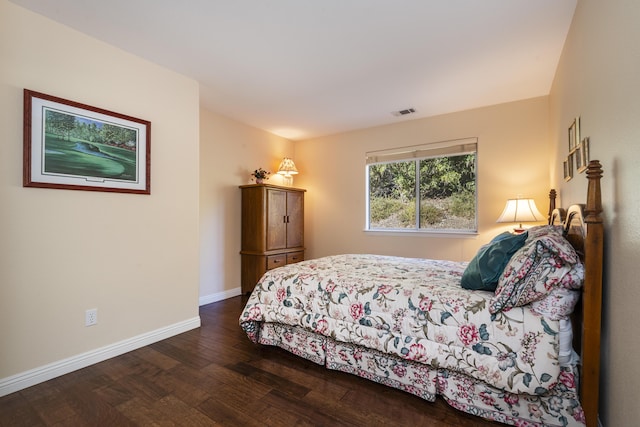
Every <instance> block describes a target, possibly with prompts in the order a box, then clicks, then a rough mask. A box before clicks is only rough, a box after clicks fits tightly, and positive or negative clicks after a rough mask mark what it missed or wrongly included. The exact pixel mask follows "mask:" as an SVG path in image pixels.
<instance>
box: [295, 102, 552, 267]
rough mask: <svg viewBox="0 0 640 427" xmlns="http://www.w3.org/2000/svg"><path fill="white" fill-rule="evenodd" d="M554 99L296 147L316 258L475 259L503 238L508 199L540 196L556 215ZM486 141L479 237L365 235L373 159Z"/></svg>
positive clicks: (481, 154)
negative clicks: (378, 154)
mask: <svg viewBox="0 0 640 427" xmlns="http://www.w3.org/2000/svg"><path fill="white" fill-rule="evenodd" d="M548 117H549V110H548V98H547V97H541V98H534V99H529V100H523V101H518V102H512V103H507V104H501V105H496V106H491V107H485V108H479V109H474V110H469V111H462V112H458V113H452V114H446V115H442V116H436V117H430V118H425V119H414V120H409V121H401V122H400V123H397V124H393V125H387V126H380V127H375V128H370V129H364V130H359V131H355V132H349V133H342V134H339V135H333V136H328V137H323V138H317V139H313V140H307V141H302V142H298V143H296V159H295V160H296V165H298V169H299V170H300V175H298V177H297V178H296V183H298V184H299V185H300V186H302V187H304V188H306V189H307V190H308V192H307V195H306V206H305V221H306V222H305V232H306V234H305V244H306V246H307V248H308V249H309V250H308V252H307V256H308V257H319V256H324V255H332V254H338V253H349V252H366V253H377V254H388V255H399V256H408V257H424V258H435V259H453V260H469V259H471V258H472V257H473V256H474V255H475V253H476V251H477V250H478V248H479V247H480V246H481V245H483V244H485V243H487V242H488V241H489V240H490V239H491V238H492V237H493V236H494V235H495V234H497V233H499V232H501V231H504V230H508V229H511V228H513V225H506V224H496V222H495V221H496V219H497V218H498V216H499V215H500V213H501V212H502V209H503V208H504V205H505V203H506V200H507V199H508V198H514V197H516V196H517V195H522V196H524V197H532V198H534V199H535V201H536V204H537V206H538V208H539V209H540V210H541V211H542V212H546V211H547V209H548V194H549V189H550V187H549V154H550V145H549V134H548V129H549V128H548V126H549V124H548ZM465 137H478V212H479V214H478V223H479V234H478V235H477V236H463V237H461V236H454V235H446V236H445V235H442V234H441V235H435V236H428V235H424V234H412V235H406V234H402V235H400V234H396V235H386V234H382V233H375V232H365V231H363V230H364V225H365V196H366V194H365V153H366V152H367V151H371V150H380V149H385V148H393V147H402V146H408V145H416V144H423V143H428V142H437V141H444V140H450V139H456V138H465Z"/></svg>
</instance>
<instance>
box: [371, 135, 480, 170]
mask: <svg viewBox="0 0 640 427" xmlns="http://www.w3.org/2000/svg"><path fill="white" fill-rule="evenodd" d="M477 151H478V138H464V139H453V140H450V141H440V142H432V143H429V144H421V145H411V146H408V147H398V148H390V149H387V150H379V151H369V152H367V153H366V162H367V164H368V165H371V164H375V163H390V162H398V161H403V160H412V159H432V158H436V157H447V156H458V155H460V156H461V155H464V154H473V153H475V152H477Z"/></svg>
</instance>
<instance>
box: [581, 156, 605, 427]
mask: <svg viewBox="0 0 640 427" xmlns="http://www.w3.org/2000/svg"><path fill="white" fill-rule="evenodd" d="M601 178H602V165H601V164H600V162H599V161H598V160H592V161H590V162H589V166H588V167H587V179H588V180H589V184H588V188H587V204H586V206H585V209H584V210H585V215H586V216H585V220H584V221H585V223H586V225H587V236H586V238H585V245H584V247H585V277H584V291H583V295H582V310H583V326H582V373H581V381H580V401H581V403H582V407H583V409H584V411H585V419H586V421H587V426H588V427H590V426H594V427H595V426H597V425H598V398H599V388H600V327H601V307H602V285H603V284H602V264H603V239H604V225H603V221H602V196H601V193H600V179H601Z"/></svg>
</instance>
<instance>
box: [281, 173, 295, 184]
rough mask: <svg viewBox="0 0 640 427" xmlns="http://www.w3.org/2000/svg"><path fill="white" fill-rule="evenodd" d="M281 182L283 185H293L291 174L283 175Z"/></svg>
mask: <svg viewBox="0 0 640 427" xmlns="http://www.w3.org/2000/svg"><path fill="white" fill-rule="evenodd" d="M282 183H283V184H284V185H286V186H287V187H291V186H292V185H293V176H291V175H283V176H282Z"/></svg>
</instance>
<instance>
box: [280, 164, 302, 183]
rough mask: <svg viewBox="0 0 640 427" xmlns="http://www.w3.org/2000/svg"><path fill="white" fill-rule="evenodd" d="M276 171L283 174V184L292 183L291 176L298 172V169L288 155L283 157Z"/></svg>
mask: <svg viewBox="0 0 640 427" xmlns="http://www.w3.org/2000/svg"><path fill="white" fill-rule="evenodd" d="M278 173H279V174H280V175H283V179H284V182H285V184H287V185H292V184H293V176H292V175H297V174H298V169H296V164H295V163H293V160H291V159H290V158H289V157H285V158H284V159H282V162H280V166H279V167H278Z"/></svg>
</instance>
